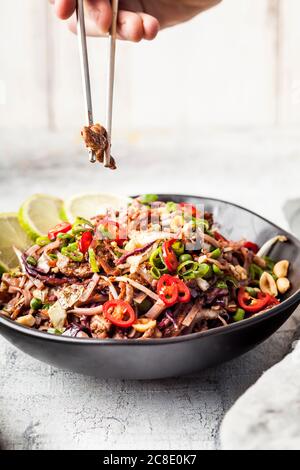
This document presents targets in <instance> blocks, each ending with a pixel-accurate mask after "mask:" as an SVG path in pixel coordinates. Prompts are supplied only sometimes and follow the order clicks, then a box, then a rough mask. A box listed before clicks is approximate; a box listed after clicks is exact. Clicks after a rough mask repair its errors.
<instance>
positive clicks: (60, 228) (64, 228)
mask: <svg viewBox="0 0 300 470" xmlns="http://www.w3.org/2000/svg"><path fill="white" fill-rule="evenodd" d="M71 228H72V225H71V224H69V223H68V222H62V223H61V224H57V225H55V227H53V228H52V229H51V230H49V232H48V238H49V240H51V241H53V240H55V239H56V237H57V235H59V234H60V233H66V232H68V231H69V230H71Z"/></svg>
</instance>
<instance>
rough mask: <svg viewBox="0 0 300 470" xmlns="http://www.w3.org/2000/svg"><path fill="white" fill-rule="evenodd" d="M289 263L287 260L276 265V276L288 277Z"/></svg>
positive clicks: (274, 270)
mask: <svg viewBox="0 0 300 470" xmlns="http://www.w3.org/2000/svg"><path fill="white" fill-rule="evenodd" d="M289 265H290V263H289V261H287V260H286V259H284V260H282V261H279V262H278V263H276V264H275V266H274V269H273V272H274V274H275V276H277V277H287V273H288V270H289Z"/></svg>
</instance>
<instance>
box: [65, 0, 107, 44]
mask: <svg viewBox="0 0 300 470" xmlns="http://www.w3.org/2000/svg"><path fill="white" fill-rule="evenodd" d="M111 20H112V13H111V5H110V1H109V0H87V2H86V3H85V27H86V33H87V35H88V36H105V35H107V33H108V31H109V29H110V26H111ZM69 29H70V30H71V31H72V32H73V33H76V32H77V25H76V17H75V15H73V16H72V18H71V19H70V21H69Z"/></svg>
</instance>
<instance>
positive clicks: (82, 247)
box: [79, 232, 93, 254]
mask: <svg viewBox="0 0 300 470" xmlns="http://www.w3.org/2000/svg"><path fill="white" fill-rule="evenodd" d="M92 240H93V234H92V232H84V233H83V234H82V235H81V238H80V240H79V251H81V253H83V254H85V253H87V251H88V249H89V247H90V244H91V243H92Z"/></svg>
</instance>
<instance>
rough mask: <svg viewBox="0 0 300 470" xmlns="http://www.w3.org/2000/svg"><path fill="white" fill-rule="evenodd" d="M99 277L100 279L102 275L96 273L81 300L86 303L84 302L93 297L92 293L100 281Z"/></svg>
mask: <svg viewBox="0 0 300 470" xmlns="http://www.w3.org/2000/svg"><path fill="white" fill-rule="evenodd" d="M99 279H100V276H99V274H97V273H95V274H94V275H93V277H92V279H91V281H90V283H89V284H88V286H87V288H86V290H85V292H84V293H83V294H82V296H81V297H80V299H79V300H80V302H82V303H84V302H87V301H88V300H89V298H90V297H91V295H92V293H93V292H94V289H95V287H96V286H97V284H98V282H99Z"/></svg>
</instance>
